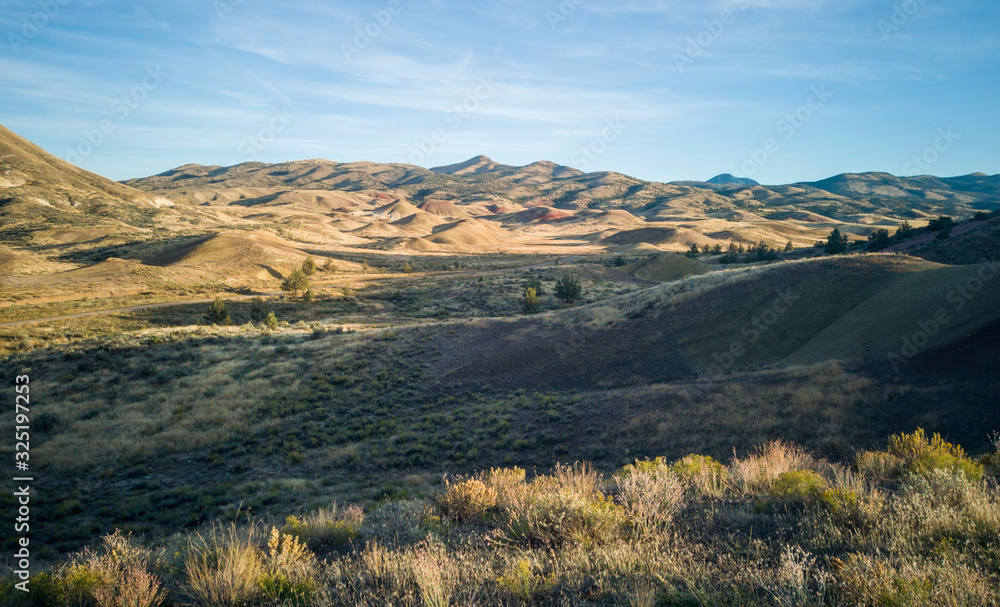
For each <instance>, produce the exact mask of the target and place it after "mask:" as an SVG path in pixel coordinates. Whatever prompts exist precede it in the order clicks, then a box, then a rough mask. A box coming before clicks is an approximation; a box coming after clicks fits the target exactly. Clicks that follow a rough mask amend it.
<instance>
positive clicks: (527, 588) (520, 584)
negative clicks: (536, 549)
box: [497, 560, 555, 603]
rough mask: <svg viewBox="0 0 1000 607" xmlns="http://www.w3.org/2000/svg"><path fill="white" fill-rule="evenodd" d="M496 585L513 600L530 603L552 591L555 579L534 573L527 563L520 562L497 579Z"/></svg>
mask: <svg viewBox="0 0 1000 607" xmlns="http://www.w3.org/2000/svg"><path fill="white" fill-rule="evenodd" d="M497 583H498V584H499V585H500V587H501V588H503V589H504V590H506V591H507V592H509V593H510V594H511V595H513V596H514V597H515V598H518V599H520V600H522V601H524V602H525V603H532V602H534V600H535V599H536V598H537V597H538V596H539V595H541V594H543V593H545V592H549V591H551V590H552V588H553V587H554V586H555V578H554V577H553V576H551V575H549V576H543V575H541V574H538V573H535V571H534V568H533V567H532V566H531V563H530V562H529V561H527V560H520V561H518V562H517V563H515V564H514V566H513V567H511V568H510V569H508V570H507V572H506V573H504V574H503V575H502V576H500V577H499V578H497Z"/></svg>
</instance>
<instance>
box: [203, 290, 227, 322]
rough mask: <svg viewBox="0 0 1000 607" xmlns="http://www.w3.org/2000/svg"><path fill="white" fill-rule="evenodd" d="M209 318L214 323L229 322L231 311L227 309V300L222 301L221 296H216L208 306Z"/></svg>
mask: <svg viewBox="0 0 1000 607" xmlns="http://www.w3.org/2000/svg"><path fill="white" fill-rule="evenodd" d="M208 320H210V321H212V324H213V325H219V324H222V325H228V324H229V322H230V320H229V312H227V311H226V302H224V301H222V298H221V297H216V298H215V301H213V302H212V303H211V305H209V306H208Z"/></svg>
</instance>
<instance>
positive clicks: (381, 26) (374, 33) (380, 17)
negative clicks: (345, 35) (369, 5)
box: [340, 0, 404, 61]
mask: <svg viewBox="0 0 1000 607" xmlns="http://www.w3.org/2000/svg"><path fill="white" fill-rule="evenodd" d="M403 8H404V7H403V3H402V2H401V0H389V2H388V4H386V5H385V8H384V9H382V10H379V11H371V16H372V18H371V20H370V21H368V23H365V24H364V26H360V25H356V26H354V38H353V39H352V40H351V43H347V42H344V43H342V44H341V45H340V52H341V53H342V54H343V55H344V60H345V61H350V60H351V59H353V58H354V57H356V56H358V55H360V54H361V51H363V50H365V49H366V48H368V47H369V46H371V44H372V42H373V41H374V40H375V39H376V38H378V37H379V36H381V35H382V33H383V32H384V31H385V30H387V29H388V28H389V26H390V25H391V24H392V20H393V19H394V18H395V17H396V16H397V15H399V14H400V13H402V12H403Z"/></svg>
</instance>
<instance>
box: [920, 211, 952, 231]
mask: <svg viewBox="0 0 1000 607" xmlns="http://www.w3.org/2000/svg"><path fill="white" fill-rule="evenodd" d="M953 227H955V220H954V219H952V218H951V217H948V216H947V215H942V216H941V217H938V218H937V219H932V220H930V222H929V223H928V224H927V230H928V231H929V232H937V231H938V230H950V229H951V228H953Z"/></svg>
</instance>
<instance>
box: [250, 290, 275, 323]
mask: <svg viewBox="0 0 1000 607" xmlns="http://www.w3.org/2000/svg"><path fill="white" fill-rule="evenodd" d="M268 312H270V310H268V309H267V304H266V303H264V300H263V298H261V297H260V296H258V297H254V298H253V300H252V301H251V302H250V320H252V321H254V322H264V319H266V318H267V313H268Z"/></svg>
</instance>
